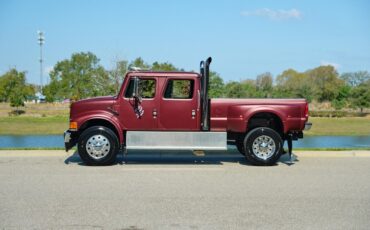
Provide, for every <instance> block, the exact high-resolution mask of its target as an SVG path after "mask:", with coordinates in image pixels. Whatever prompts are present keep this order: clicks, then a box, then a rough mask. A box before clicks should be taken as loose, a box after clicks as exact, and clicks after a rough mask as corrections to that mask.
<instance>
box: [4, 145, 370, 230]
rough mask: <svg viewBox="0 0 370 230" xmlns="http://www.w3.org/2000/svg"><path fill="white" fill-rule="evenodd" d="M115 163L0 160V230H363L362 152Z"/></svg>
mask: <svg viewBox="0 0 370 230" xmlns="http://www.w3.org/2000/svg"><path fill="white" fill-rule="evenodd" d="M297 155H298V157H297V161H296V162H295V164H294V165H291V166H289V164H286V163H284V161H285V159H284V158H283V159H282V160H281V162H279V164H278V165H277V166H272V167H255V166H251V165H248V163H247V162H246V161H245V160H244V159H243V157H242V156H240V155H237V154H231V155H216V156H207V155H206V156H205V157H195V156H189V155H184V156H181V157H175V156H173V155H166V154H164V153H157V154H155V155H154V156H149V155H146V156H129V157H128V158H126V160H127V162H124V161H123V158H120V159H119V160H118V162H117V164H116V165H113V166H109V167H88V166H85V165H83V164H81V161H80V159H79V157H78V156H76V155H73V156H71V153H70V154H66V153H63V152H62V151H0V229H131V230H133V229H369V228H370V179H369V178H370V152H347V153H340V154H338V153H337V152H332V153H330V152H329V153H325V154H324V155H323V154H321V155H320V154H319V153H315V152H306V153H297Z"/></svg>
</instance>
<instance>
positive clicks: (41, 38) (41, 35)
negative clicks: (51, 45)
mask: <svg viewBox="0 0 370 230" xmlns="http://www.w3.org/2000/svg"><path fill="white" fill-rule="evenodd" d="M37 34H38V38H37V40H38V43H39V45H40V95H42V87H43V79H42V74H43V73H42V72H43V71H42V62H43V59H42V45H43V44H44V42H45V38H44V33H43V32H42V31H37Z"/></svg>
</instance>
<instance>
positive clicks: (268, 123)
mask: <svg viewBox="0 0 370 230" xmlns="http://www.w3.org/2000/svg"><path fill="white" fill-rule="evenodd" d="M257 127H268V128H271V129H273V130H275V131H277V132H278V133H279V134H280V135H281V136H282V137H283V136H284V122H283V119H282V115H280V114H278V113H276V112H275V111H271V110H258V111H254V112H253V113H251V114H250V115H249V117H248V119H247V124H246V131H247V132H249V131H251V130H253V129H254V128H257Z"/></svg>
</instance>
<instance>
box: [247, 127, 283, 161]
mask: <svg viewBox="0 0 370 230" xmlns="http://www.w3.org/2000/svg"><path fill="white" fill-rule="evenodd" d="M282 146H283V140H282V139H281V137H280V135H279V134H278V133H277V132H276V131H275V130H273V129H271V128H266V127H259V128H255V129H253V130H252V131H250V132H249V133H248V134H247V136H246V137H245V138H244V148H245V150H246V151H245V153H246V154H245V156H246V158H247V160H248V161H249V162H251V163H252V164H254V165H274V164H276V162H277V160H278V159H279V158H280V156H281V152H282Z"/></svg>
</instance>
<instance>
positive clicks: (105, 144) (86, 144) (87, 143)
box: [78, 126, 118, 165]
mask: <svg viewBox="0 0 370 230" xmlns="http://www.w3.org/2000/svg"><path fill="white" fill-rule="evenodd" d="M117 152H118V138H117V135H116V134H115V133H114V132H113V131H112V130H110V129H109V128H106V127H104V126H93V127H90V128H88V129H86V130H85V131H83V133H82V134H81V136H80V138H79V140H78V154H79V155H80V157H81V159H82V160H83V161H84V162H85V163H86V164H87V165H109V164H112V163H113V162H114V161H115V159H116V155H117Z"/></svg>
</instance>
